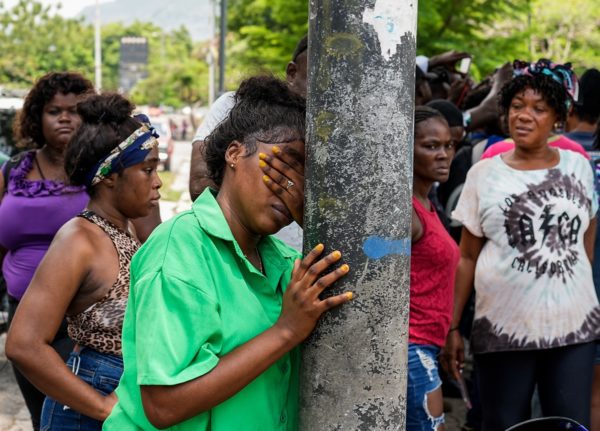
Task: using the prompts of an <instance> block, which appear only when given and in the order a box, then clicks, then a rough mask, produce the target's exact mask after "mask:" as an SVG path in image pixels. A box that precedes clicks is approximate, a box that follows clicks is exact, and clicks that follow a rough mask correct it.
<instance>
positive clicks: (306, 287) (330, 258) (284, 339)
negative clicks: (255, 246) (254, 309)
mask: <svg viewBox="0 0 600 431" xmlns="http://www.w3.org/2000/svg"><path fill="white" fill-rule="evenodd" d="M323 250H324V246H323V245H322V244H319V245H317V246H316V247H315V248H314V249H313V250H312V251H311V252H310V253H309V254H308V255H307V256H306V257H305V258H304V259H302V260H299V259H297V260H296V262H295V263H294V269H293V272H292V278H291V280H290V283H289V284H288V287H287V289H286V291H285V294H284V296H283V306H282V311H281V315H280V316H279V319H278V320H277V322H276V323H275V325H273V326H272V327H271V328H269V329H268V330H266V331H265V332H263V333H262V334H259V335H258V336H256V337H255V338H253V339H252V340H250V341H248V342H247V343H245V344H243V345H241V346H239V347H238V348H236V349H235V350H233V351H231V352H230V353H228V354H226V355H225V356H223V357H221V358H220V361H219V363H218V365H217V366H216V367H215V368H214V369H213V370H211V371H210V372H209V373H207V374H205V375H203V376H200V377H198V378H196V379H194V380H191V381H189V382H185V383H181V384H179V385H173V386H142V387H141V393H142V403H143V405H144V411H145V413H146V416H147V417H148V419H149V420H150V422H151V423H152V424H153V425H154V426H156V427H158V428H166V427H169V426H172V425H175V424H178V423H180V422H182V421H184V420H186V419H189V418H191V417H193V416H196V415H198V414H200V413H202V412H205V411H208V410H210V409H211V408H213V407H214V406H216V405H218V404H220V403H222V402H223V401H225V400H227V399H228V398H230V397H232V396H233V395H235V394H236V393H238V392H239V391H241V390H242V389H243V388H244V387H245V386H246V385H248V384H249V383H250V382H252V381H253V380H254V379H255V378H256V377H258V376H259V375H260V374H261V373H263V372H264V371H265V370H266V369H267V368H269V367H270V366H271V365H273V364H274V363H275V362H276V361H277V360H279V359H280V358H281V357H282V356H283V355H285V354H286V353H287V352H289V351H290V350H292V349H293V348H294V347H295V346H297V345H298V344H299V343H301V342H302V341H303V340H304V339H306V337H308V335H309V334H310V333H311V332H312V330H313V329H314V327H315V325H316V324H317V321H318V320H319V318H320V316H321V315H322V314H323V313H324V312H326V311H327V310H330V309H332V308H333V307H337V306H338V305H341V304H344V303H346V302H348V301H350V300H351V299H352V293H351V292H347V293H344V294H341V295H337V296H332V297H329V298H327V299H324V300H321V299H320V298H319V295H320V294H321V293H322V292H323V291H324V290H325V289H326V288H328V287H329V286H331V285H332V284H333V283H334V282H335V281H337V280H339V279H340V278H341V277H343V276H345V275H346V274H347V273H348V271H349V269H350V268H349V267H348V265H342V266H340V267H338V268H337V269H335V270H334V271H333V272H330V273H328V274H326V275H323V272H324V271H326V270H327V269H328V268H330V267H332V266H333V265H334V264H335V263H336V262H338V261H339V260H340V258H341V253H340V252H338V251H335V252H333V253H330V254H329V255H327V256H325V257H323V258H321V254H322V253H323Z"/></svg>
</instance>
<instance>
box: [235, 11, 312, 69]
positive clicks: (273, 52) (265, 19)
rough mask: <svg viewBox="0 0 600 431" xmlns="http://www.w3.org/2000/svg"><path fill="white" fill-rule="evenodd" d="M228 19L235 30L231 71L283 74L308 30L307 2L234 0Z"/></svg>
mask: <svg viewBox="0 0 600 431" xmlns="http://www.w3.org/2000/svg"><path fill="white" fill-rule="evenodd" d="M227 19H228V27H229V31H230V32H231V33H232V38H231V39H230V40H229V41H228V42H229V45H230V51H229V54H230V55H229V56H228V59H229V58H235V62H234V64H233V65H232V67H231V68H230V70H229V72H232V73H233V74H234V75H235V74H237V75H240V74H242V75H249V74H253V73H256V72H260V71H269V72H272V73H276V74H281V73H282V71H283V70H284V68H285V65H286V64H287V63H288V62H289V61H290V59H291V58H290V57H291V54H292V52H293V51H294V48H295V47H296V44H297V43H298V40H299V39H300V38H301V37H302V36H303V35H304V34H306V32H307V31H308V2H307V1H306V0H231V1H230V2H229V7H228V14H227ZM234 55H235V57H233V56H234Z"/></svg>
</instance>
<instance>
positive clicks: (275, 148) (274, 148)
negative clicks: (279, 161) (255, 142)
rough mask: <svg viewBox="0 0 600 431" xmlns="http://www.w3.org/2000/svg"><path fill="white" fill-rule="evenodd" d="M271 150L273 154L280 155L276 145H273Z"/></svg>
mask: <svg viewBox="0 0 600 431" xmlns="http://www.w3.org/2000/svg"><path fill="white" fill-rule="evenodd" d="M271 150H272V151H273V153H274V154H279V153H281V149H280V148H279V147H278V146H277V145H273V148H271Z"/></svg>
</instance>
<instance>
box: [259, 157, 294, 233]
mask: <svg viewBox="0 0 600 431" xmlns="http://www.w3.org/2000/svg"><path fill="white" fill-rule="evenodd" d="M271 151H272V154H266V153H259V154H258V157H259V159H260V160H259V162H258V163H259V166H260V168H261V169H262V171H263V172H264V174H265V175H264V176H263V181H264V183H265V185H266V186H267V187H268V188H269V189H270V190H271V191H272V192H273V193H275V194H276V195H277V196H278V197H279V198H280V199H281V200H282V202H283V203H284V204H285V206H286V207H287V209H288V210H289V211H290V213H291V214H292V217H293V218H294V220H295V221H296V223H298V224H299V225H300V226H302V225H303V223H304V164H303V163H302V161H301V160H299V159H298V157H296V156H295V155H294V154H292V153H291V152H289V151H287V148H286V147H284V148H283V149H281V148H280V147H278V146H273V147H272V149H271Z"/></svg>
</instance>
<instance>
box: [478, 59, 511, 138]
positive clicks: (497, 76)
mask: <svg viewBox="0 0 600 431" xmlns="http://www.w3.org/2000/svg"><path fill="white" fill-rule="evenodd" d="M512 73H513V68H512V64H510V63H505V64H504V65H502V67H500V68H499V69H498V70H497V71H496V73H494V77H493V80H494V82H493V85H492V89H491V90H490V92H489V93H488V95H487V96H486V97H485V99H483V101H482V102H481V103H480V104H479V105H478V106H476V107H475V108H472V109H469V110H468V111H467V114H468V116H469V118H470V121H469V122H468V124H467V126H466V128H467V130H468V131H472V130H477V129H480V128H482V127H485V126H486V125H487V124H489V123H493V122H495V121H498V118H499V117H500V112H499V107H498V95H499V94H500V90H501V89H502V87H503V86H504V84H506V82H508V81H510V80H511V78H512Z"/></svg>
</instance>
